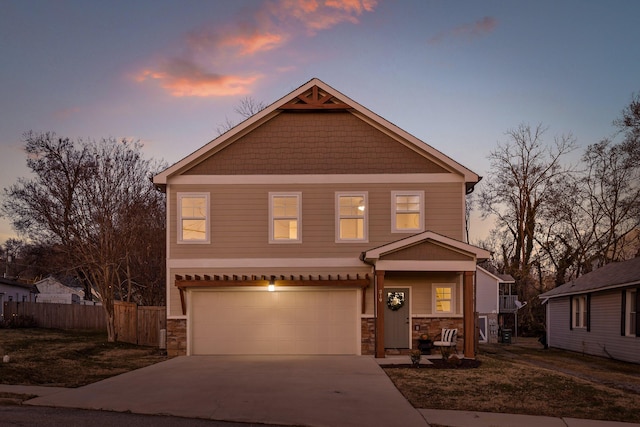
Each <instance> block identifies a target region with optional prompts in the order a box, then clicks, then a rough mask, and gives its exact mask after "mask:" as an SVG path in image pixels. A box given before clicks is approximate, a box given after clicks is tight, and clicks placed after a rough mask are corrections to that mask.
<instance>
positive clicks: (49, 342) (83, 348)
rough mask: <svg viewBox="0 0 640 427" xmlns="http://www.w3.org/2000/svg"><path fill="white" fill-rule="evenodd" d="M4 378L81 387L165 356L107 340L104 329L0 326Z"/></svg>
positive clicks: (6, 381) (0, 368) (1, 375)
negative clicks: (65, 329) (66, 329)
mask: <svg viewBox="0 0 640 427" xmlns="http://www.w3.org/2000/svg"><path fill="white" fill-rule="evenodd" d="M5 354H7V355H9V356H10V358H11V359H10V362H9V363H0V382H2V383H3V384H18V385H43V386H56V387H80V386H83V385H86V384H91V383H93V382H96V381H100V380H102V379H105V378H109V377H112V376H114V375H118V374H121V373H124V372H128V371H132V370H134V369H138V368H142V367H144V366H148V365H152V364H154V363H157V362H160V361H162V360H166V359H167V357H166V356H163V355H161V354H160V353H159V351H158V349H156V348H152V347H141V346H136V345H131V344H126V343H109V342H107V336H106V333H102V332H96V331H61V330H54V329H0V357H2V356H3V355H5Z"/></svg>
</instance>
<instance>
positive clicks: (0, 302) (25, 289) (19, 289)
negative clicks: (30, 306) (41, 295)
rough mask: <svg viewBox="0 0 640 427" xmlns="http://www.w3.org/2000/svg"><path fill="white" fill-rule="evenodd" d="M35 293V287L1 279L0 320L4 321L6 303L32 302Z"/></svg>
mask: <svg viewBox="0 0 640 427" xmlns="http://www.w3.org/2000/svg"><path fill="white" fill-rule="evenodd" d="M35 292H36V290H35V288H34V287H33V285H28V284H26V283H20V282H16V281H15V280H10V279H5V278H4V277H0V320H3V319H4V303H5V302H9V301H18V302H32V301H33V300H34V294H35Z"/></svg>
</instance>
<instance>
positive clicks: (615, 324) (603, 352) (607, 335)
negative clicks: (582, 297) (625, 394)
mask: <svg viewBox="0 0 640 427" xmlns="http://www.w3.org/2000/svg"><path fill="white" fill-rule="evenodd" d="M621 308H622V291H621V290H616V291H608V292H598V293H594V294H593V295H592V297H591V328H590V331H588V332H587V330H586V329H573V330H571V329H570V328H569V313H570V311H569V310H570V307H569V297H563V298H553V299H551V300H549V309H548V316H549V319H548V321H549V326H550V330H551V332H550V336H549V345H550V346H552V347H556V348H562V349H566V350H571V351H577V352H580V353H586V354H592V355H595V356H602V357H611V358H614V359H618V360H624V361H628V362H635V363H640V338H637V337H627V336H621V334H620V322H621Z"/></svg>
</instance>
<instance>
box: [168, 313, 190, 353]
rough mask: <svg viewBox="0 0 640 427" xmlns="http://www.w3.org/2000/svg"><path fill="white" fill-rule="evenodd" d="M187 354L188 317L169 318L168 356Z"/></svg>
mask: <svg viewBox="0 0 640 427" xmlns="http://www.w3.org/2000/svg"><path fill="white" fill-rule="evenodd" d="M186 355H187V319H167V356H169V357H174V356H186Z"/></svg>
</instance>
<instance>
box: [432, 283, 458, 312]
mask: <svg viewBox="0 0 640 427" xmlns="http://www.w3.org/2000/svg"><path fill="white" fill-rule="evenodd" d="M433 293H434V298H433V300H434V304H435V309H434V311H435V313H453V285H434V288H433Z"/></svg>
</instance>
